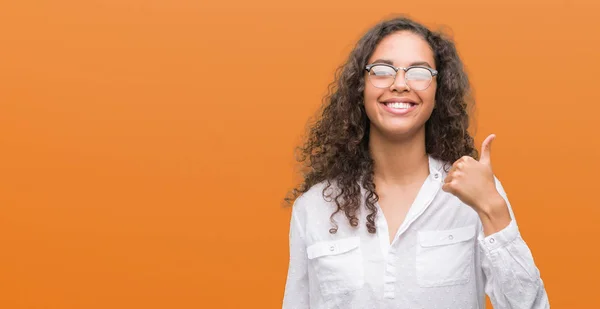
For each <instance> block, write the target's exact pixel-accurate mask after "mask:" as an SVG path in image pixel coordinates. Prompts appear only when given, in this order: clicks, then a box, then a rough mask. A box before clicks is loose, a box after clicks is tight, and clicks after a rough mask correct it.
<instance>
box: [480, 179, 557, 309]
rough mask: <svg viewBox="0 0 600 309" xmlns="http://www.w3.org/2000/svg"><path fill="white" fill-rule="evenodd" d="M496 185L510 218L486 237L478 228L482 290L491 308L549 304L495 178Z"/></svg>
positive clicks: (521, 308) (522, 308)
mask: <svg viewBox="0 0 600 309" xmlns="http://www.w3.org/2000/svg"><path fill="white" fill-rule="evenodd" d="M496 188H497V189H498V192H499V193H500V195H502V197H503V198H504V199H505V200H506V204H507V205H508V209H509V212H510V216H511V219H512V220H511V222H510V224H509V225H508V226H507V227H506V228H504V229H503V230H501V231H499V232H497V233H494V234H491V235H488V236H487V237H486V236H485V235H484V234H483V229H482V230H481V231H480V232H479V236H478V243H479V248H480V250H481V251H480V253H481V255H480V256H481V257H482V261H481V267H482V268H483V272H484V277H485V282H484V289H485V293H486V294H487V295H488V296H489V297H490V300H491V301H492V305H493V306H494V309H542V308H550V304H549V302H548V296H547V294H546V290H545V288H544V283H543V281H542V279H541V277H540V272H539V270H538V268H537V267H536V265H535V263H534V260H533V256H532V254H531V251H530V250H529V247H528V246H527V244H526V243H525V241H524V240H523V238H522V237H521V234H520V233H519V228H518V226H517V223H516V221H515V217H514V213H513V210H512V208H511V206H510V203H509V202H508V198H507V197H506V192H505V191H504V188H503V187H502V184H501V183H500V182H499V181H498V179H496Z"/></svg>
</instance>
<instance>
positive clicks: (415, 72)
mask: <svg viewBox="0 0 600 309" xmlns="http://www.w3.org/2000/svg"><path fill="white" fill-rule="evenodd" d="M406 78H407V79H409V80H430V79H431V72H430V71H429V70H427V69H425V68H410V69H409V70H408V71H407V72H406Z"/></svg>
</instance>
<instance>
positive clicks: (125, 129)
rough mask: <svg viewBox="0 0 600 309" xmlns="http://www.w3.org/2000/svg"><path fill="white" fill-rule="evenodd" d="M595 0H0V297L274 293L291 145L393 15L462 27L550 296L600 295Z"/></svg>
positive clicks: (573, 302) (117, 301) (151, 298)
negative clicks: (361, 41) (339, 74)
mask: <svg viewBox="0 0 600 309" xmlns="http://www.w3.org/2000/svg"><path fill="white" fill-rule="evenodd" d="M599 12H600V3H599V2H598V1H592V0H588V1H584V0H577V1H567V0H560V1H557V0H544V1H540V0H535V1H534V0H532V1H516V0H505V1H445V0H443V1H442V0H436V1H369V2H364V1H353V2H349V1H341V0H331V1H314V0H308V1H301V2H287V1H270V0H258V1H241V0H232V1H206V0H200V1H198V0H195V1H192V0H168V1H167V0H160V1H159V0H145V1H144V0H103V1H101V0H86V1H80V0H52V1H50V0H40V1H32V0H19V1H10V0H4V1H2V2H1V3H0V308H7V309H17V308H19V309H20V308H36V309H37V308H60V309H71V308H86V309H94V308H102V309H105V308H114V309H117V308H145V309H151V308H278V307H280V306H281V300H282V297H283V289H284V283H285V277H286V272H287V263H288V243H287V241H288V238H287V237H288V228H289V215H290V209H289V208H284V207H282V205H281V201H282V199H283V197H284V196H285V194H286V192H287V190H289V189H291V188H292V187H293V186H294V185H295V184H297V182H298V181H299V180H300V179H299V177H298V175H297V174H295V170H296V168H295V164H294V155H293V153H294V147H295V146H297V145H298V144H299V143H300V142H301V141H302V135H303V134H304V132H305V128H306V124H307V121H308V120H309V119H310V118H311V117H312V116H313V115H314V114H315V112H316V111H317V109H318V107H319V105H320V104H321V98H322V96H323V95H324V94H325V92H326V88H327V85H328V84H329V83H330V82H331V81H332V79H333V73H334V71H335V69H336V68H337V67H338V66H339V65H340V64H342V63H343V62H344V60H345V59H346V57H347V55H348V53H349V52H350V50H351V49H352V47H353V45H354V44H355V42H356V41H357V40H358V38H359V37H360V36H361V35H362V34H363V33H364V32H365V31H366V30H367V29H368V28H369V27H371V26H372V25H374V24H375V23H376V22H378V21H379V20H381V19H382V18H387V17H391V16H394V14H408V16H410V17H412V18H414V19H416V20H417V21H420V22H423V23H425V24H426V25H428V26H430V27H432V28H433V29H445V31H446V32H447V33H449V34H450V35H451V36H452V37H453V38H454V39H455V41H456V44H457V47H458V49H459V51H460V54H461V56H462V59H463V61H464V63H465V65H466V68H467V70H468V73H469V76H470V78H471V81H472V83H473V87H474V89H475V98H476V100H477V104H478V105H477V110H476V114H475V118H476V124H477V127H476V130H475V127H474V128H473V130H474V132H475V137H476V143H477V147H480V144H481V141H482V139H483V138H485V137H486V136H487V135H488V134H490V133H495V134H496V135H497V139H496V140H495V141H494V146H493V150H492V162H493V166H494V169H495V172H496V175H497V176H498V177H499V179H500V180H501V181H502V183H503V185H504V187H505V189H506V191H507V193H508V197H509V198H510V201H511V203H512V205H513V207H514V211H515V214H516V216H517V219H518V222H519V226H520V229H521V233H522V235H523V237H524V239H525V240H526V242H527V244H528V245H529V246H530V248H531V250H532V252H533V255H534V258H535V261H536V263H537V265H538V267H539V269H540V271H541V274H542V278H543V280H544V282H545V284H546V288H547V292H548V295H549V298H550V301H551V304H552V306H553V308H598V307H600V301H599V300H598V298H597V295H596V294H597V288H598V283H597V282H598V276H599V275H600V270H599V266H598V265H599V263H598V261H600V253H599V250H598V248H597V244H598V240H599V239H600V235H599V233H598V224H597V222H598V220H599V219H600V209H599V207H598V206H599V205H598V204H599V203H598V199H597V196H598V190H599V189H598V185H597V184H598V177H599V175H600V173H599V172H600V168H599V167H600V163H599V159H600V138H598V133H599V132H600V124H599V123H600V120H599V112H600V107H599V106H600V94H599V91H598V82H597V81H598V71H599V69H600V60H599V59H600V57H598V56H599V54H600V36H598V35H597V31H598V29H600V13H599Z"/></svg>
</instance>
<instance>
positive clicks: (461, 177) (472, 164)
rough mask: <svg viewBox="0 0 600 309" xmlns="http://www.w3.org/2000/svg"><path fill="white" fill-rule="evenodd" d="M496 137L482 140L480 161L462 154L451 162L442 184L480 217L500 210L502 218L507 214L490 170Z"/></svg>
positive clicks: (444, 188)
mask: <svg viewBox="0 0 600 309" xmlns="http://www.w3.org/2000/svg"><path fill="white" fill-rule="evenodd" d="M495 138H496V136H495V135H494V134H492V135H490V136H488V137H487V138H486V139H485V140H484V141H483V144H482V146H481V158H480V159H479V161H477V160H475V159H474V158H472V157H469V156H464V157H462V158H460V159H458V160H457V161H456V162H454V164H453V165H452V168H451V169H450V171H449V172H448V175H447V176H446V179H445V180H444V184H443V186H442V190H444V191H446V192H449V193H452V194H453V195H455V196H456V197H458V198H459V199H460V200H461V201H462V202H463V203H465V204H467V205H469V206H471V207H472V208H473V209H474V210H475V211H476V212H477V213H478V214H479V215H480V217H482V216H487V217H489V216H491V215H492V214H494V213H501V214H503V217H504V215H505V214H506V213H508V208H507V207H508V206H507V205H506V203H505V201H504V198H503V197H502V196H501V195H500V193H498V190H496V182H495V180H494V173H493V172H492V162H491V146H492V141H493V140H494V139H495ZM509 216H510V215H509ZM482 219H483V218H482ZM509 222H510V217H509Z"/></svg>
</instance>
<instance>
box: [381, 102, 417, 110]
mask: <svg viewBox="0 0 600 309" xmlns="http://www.w3.org/2000/svg"><path fill="white" fill-rule="evenodd" d="M386 105H387V106H389V107H391V108H398V109H407V108H410V106H411V105H410V103H404V102H394V103H387V104H386Z"/></svg>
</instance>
